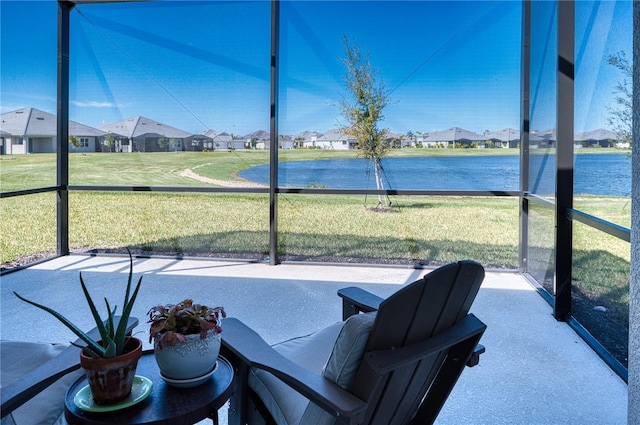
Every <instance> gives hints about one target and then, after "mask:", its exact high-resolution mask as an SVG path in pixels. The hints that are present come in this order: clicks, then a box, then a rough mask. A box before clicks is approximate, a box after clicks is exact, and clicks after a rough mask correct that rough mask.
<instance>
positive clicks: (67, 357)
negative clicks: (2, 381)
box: [0, 317, 138, 417]
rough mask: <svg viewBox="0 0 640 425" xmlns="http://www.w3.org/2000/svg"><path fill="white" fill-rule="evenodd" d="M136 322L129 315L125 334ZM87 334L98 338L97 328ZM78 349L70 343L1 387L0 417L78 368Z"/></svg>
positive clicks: (78, 342) (79, 340)
mask: <svg viewBox="0 0 640 425" xmlns="http://www.w3.org/2000/svg"><path fill="white" fill-rule="evenodd" d="M137 324H138V319H137V318H136V317H129V322H128V323H127V334H130V333H131V331H132V330H133V328H135V327H136V325H137ZM88 334H89V335H90V336H91V337H92V338H98V339H99V338H100V333H99V332H98V329H97V328H94V329H92V330H91V331H89V332H88ZM74 344H76V345H80V346H82V345H83V344H84V342H83V341H82V340H81V339H77V340H76V341H75V342H74ZM80 350H81V349H80V348H79V347H76V346H74V345H70V346H69V347H67V349H65V350H64V351H62V352H61V353H60V354H58V355H57V356H56V357H54V358H52V359H51V360H49V361H48V362H46V363H44V364H42V365H40V366H39V367H37V368H35V369H34V370H32V371H31V372H29V373H27V374H26V375H24V376H23V377H22V378H20V379H19V380H18V381H16V382H14V383H13V384H11V385H9V386H7V387H4V388H2V391H1V392H0V393H1V394H0V398H1V400H2V406H1V407H0V411H1V412H2V417H5V416H6V415H8V414H9V413H11V412H13V411H14V410H15V409H17V408H18V407H20V406H22V405H23V404H24V403H26V402H27V401H29V400H30V399H32V398H33V397H35V396H36V395H38V394H39V393H40V392H41V391H42V390H44V389H45V388H47V387H48V386H49V385H51V384H53V383H54V382H56V381H57V380H58V379H60V378H62V377H63V376H64V375H66V374H68V373H70V372H73V371H74V370H77V369H79V368H80Z"/></svg>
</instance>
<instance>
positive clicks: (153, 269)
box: [0, 255, 627, 425]
mask: <svg viewBox="0 0 640 425" xmlns="http://www.w3.org/2000/svg"><path fill="white" fill-rule="evenodd" d="M79 271H82V272H83V277H84V279H85V282H86V283H87V285H88V287H89V290H90V291H91V292H92V293H95V294H99V295H101V296H106V297H108V298H109V299H113V300H115V301H119V297H121V294H122V287H123V286H124V284H125V282H126V274H127V272H128V259H126V258H124V257H110V256H101V257H90V256H82V255H73V256H67V257H62V258H57V259H54V260H51V261H48V262H44V263H41V264H39V265H36V266H33V267H31V268H28V269H25V270H21V271H18V272H15V273H11V274H8V275H6V276H4V277H2V283H1V300H2V309H1V313H0V317H1V323H2V326H1V328H0V338H2V339H4V340H27V341H37V342H62V343H67V342H68V341H71V340H75V337H74V336H73V335H72V334H71V333H70V332H69V331H67V330H66V328H64V327H63V326H62V325H60V324H59V323H58V322H57V321H53V320H51V319H50V318H49V316H47V315H46V313H44V312H41V311H39V310H37V309H35V308H33V307H30V306H27V305H25V304H23V303H22V302H20V301H19V300H18V299H17V298H16V297H14V296H13V294H12V293H11V291H14V290H17V291H19V292H20V293H21V295H24V296H26V297H28V298H31V299H33V300H36V301H41V302H44V303H46V304H47V305H50V306H51V307H53V308H55V309H57V310H59V311H62V312H64V313H65V314H67V315H68V317H69V318H70V319H71V320H72V321H74V322H76V323H78V324H79V325H80V326H81V327H83V328H86V329H90V328H92V327H93V324H92V322H91V317H90V314H89V313H88V310H87V309H86V305H85V303H84V298H83V296H82V292H81V288H80V285H79V281H78V272H79ZM427 272H428V270H414V269H408V268H393V267H372V266H333V265H303V264H284V265H279V266H275V267H272V266H269V265H267V264H262V263H242V262H221V261H213V260H200V259H197V260H176V259H162V258H153V259H136V260H135V262H134V273H135V275H141V274H142V275H145V277H144V279H143V285H142V288H141V290H140V294H139V299H138V301H137V303H136V307H135V308H134V312H133V315H134V316H137V317H138V318H139V319H140V321H141V325H139V326H138V328H137V335H138V336H139V337H140V338H141V339H143V340H144V341H145V342H146V347H145V348H149V347H150V344H148V333H147V328H146V325H145V324H144V321H145V315H146V313H147V311H148V309H149V308H150V307H152V306H154V305H156V304H164V303H175V302H178V301H181V300H183V299H184V298H193V299H194V300H195V301H196V302H201V303H206V304H208V305H223V306H224V307H225V309H226V310H227V312H228V314H229V315H230V316H233V317H237V318H239V319H241V320H242V321H244V322H245V323H247V324H248V325H250V326H251V327H253V328H254V329H255V330H256V331H257V332H258V333H259V334H261V335H262V336H263V337H264V338H265V339H266V340H267V341H268V342H271V343H273V342H278V341H281V340H284V339H287V338H290V337H293V336H297V335H303V334H307V333H309V332H312V331H314V330H316V329H319V328H321V327H324V326H326V325H329V324H331V323H333V322H335V321H338V320H340V318H341V302H340V300H339V298H338V297H337V296H336V291H337V290H338V289H339V288H342V287H345V286H359V287H362V288H364V289H366V290H369V291H370V292H373V293H375V294H377V295H380V296H383V297H384V296H387V295H389V294H391V293H393V292H394V291H396V290H397V289H398V288H399V287H400V285H403V284H405V283H409V282H412V281H413V280H415V279H417V278H419V277H420V276H422V275H423V274H424V273H427ZM471 311H472V312H473V313H474V314H476V315H477V316H478V317H479V318H480V319H481V320H482V321H483V322H485V323H486V324H487V326H488V328H487V331H486V332H485V334H484V337H483V339H482V343H483V344H484V345H485V346H486V348H487V351H486V353H485V354H483V355H482V357H481V360H480V364H479V365H478V366H476V367H474V368H467V369H466V370H465V371H464V373H463V374H462V377H461V378H460V381H459V382H458V384H457V386H456V387H455V389H454V391H453V393H452V394H451V396H450V397H449V399H448V401H447V403H446V404H445V406H444V408H443V410H442V412H441V414H440V416H439V419H438V422H437V423H438V424H456V425H457V424H623V423H626V415H627V386H626V384H625V383H624V382H623V381H622V380H621V379H620V378H619V377H618V376H617V375H616V374H615V373H613V372H612V371H611V370H610V369H609V368H608V366H606V365H605V364H604V362H602V361H601V360H600V358H599V357H598V356H597V355H596V354H595V353H594V352H593V351H592V350H591V349H590V348H589V347H588V346H587V345H586V344H585V343H584V342H583V341H582V339H580V337H578V335H576V334H575V333H574V332H573V331H572V330H571V329H570V328H569V327H568V326H567V325H566V324H564V323H560V322H557V321H556V320H555V319H554V318H553V317H552V315H551V308H550V307H549V305H548V304H547V303H546V302H545V301H544V300H543V299H542V298H541V297H540V296H539V295H538V294H537V293H536V291H535V289H533V288H532V287H531V285H529V283H527V281H526V280H525V279H524V278H523V277H521V276H520V275H518V274H516V273H509V272H492V271H489V272H488V273H487V276H486V278H485V281H484V283H483V286H482V288H481V290H480V293H479V295H478V297H477V299H476V301H475V303H474V305H473V307H472V309H471ZM16 317H22V318H25V317H28V319H21V320H19V321H18V322H17V323H16V319H15V318H16ZM223 327H224V324H223ZM223 337H224V333H223ZM225 415H226V413H225V412H221V413H220V417H221V419H222V421H221V422H222V423H226V421H225V420H224V416H225Z"/></svg>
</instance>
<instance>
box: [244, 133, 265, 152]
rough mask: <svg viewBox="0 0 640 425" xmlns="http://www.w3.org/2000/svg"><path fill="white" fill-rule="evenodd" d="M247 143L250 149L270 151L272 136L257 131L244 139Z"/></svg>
mask: <svg viewBox="0 0 640 425" xmlns="http://www.w3.org/2000/svg"><path fill="white" fill-rule="evenodd" d="M243 138H244V139H245V140H246V141H247V147H248V148H249V149H268V148H269V141H270V140H271V134H269V133H268V132H266V131H264V130H257V131H254V132H253V133H249V134H247V135H245V136H244V137H243Z"/></svg>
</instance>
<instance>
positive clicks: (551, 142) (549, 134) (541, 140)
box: [529, 128, 558, 149]
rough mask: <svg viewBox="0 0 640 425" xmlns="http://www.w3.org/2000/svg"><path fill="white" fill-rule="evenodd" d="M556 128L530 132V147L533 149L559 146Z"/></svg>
mask: <svg viewBox="0 0 640 425" xmlns="http://www.w3.org/2000/svg"><path fill="white" fill-rule="evenodd" d="M557 140H558V139H557V138H556V129H555V128H550V129H549V130H542V131H537V130H533V131H531V132H530V133H529V147H530V148H531V149H546V148H555V147H556V146H557Z"/></svg>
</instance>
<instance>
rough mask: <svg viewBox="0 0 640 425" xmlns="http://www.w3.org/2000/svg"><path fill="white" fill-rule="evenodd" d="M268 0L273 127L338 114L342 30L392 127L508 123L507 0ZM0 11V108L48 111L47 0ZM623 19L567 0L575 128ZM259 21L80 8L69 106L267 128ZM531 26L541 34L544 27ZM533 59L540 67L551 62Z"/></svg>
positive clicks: (51, 28)
mask: <svg viewBox="0 0 640 425" xmlns="http://www.w3.org/2000/svg"><path fill="white" fill-rule="evenodd" d="M281 12H282V17H281V18H282V19H281V31H280V40H281V45H280V53H281V56H280V86H281V90H280V92H279V101H280V110H279V112H280V122H279V132H280V133H283V134H295V133H297V132H300V131H303V130H316V131H321V132H322V131H326V130H329V129H331V128H335V127H337V126H339V125H340V124H341V123H343V120H342V119H341V118H340V108H339V102H340V99H341V96H342V95H343V94H344V85H343V80H342V78H343V73H344V71H343V67H342V64H341V62H340V58H341V57H342V56H343V45H342V37H343V36H345V35H346V36H348V37H349V38H350V39H352V40H353V41H355V42H356V43H357V44H358V45H359V46H360V47H361V48H362V49H368V51H369V52H370V57H371V62H372V63H373V65H374V66H375V67H376V68H377V69H378V70H379V77H380V78H381V79H382V80H383V81H384V83H385V85H386V87H387V88H388V89H389V90H391V91H392V93H391V99H392V101H391V103H390V104H389V106H388V107H387V109H386V110H385V121H384V122H383V123H382V124H383V126H385V127H387V128H389V129H390V130H391V131H395V132H402V133H406V132H407V131H413V132H416V131H432V130H443V129H446V128H449V127H452V126H459V127H463V128H465V129H468V130H471V131H476V132H482V131H484V130H491V131H495V130H501V129H503V128H506V127H514V128H518V126H519V95H520V23H521V3H520V2H519V1H488V2H487V1H469V2H463V1H443V2H437V1H408V2H400V1H395V2H384V1H353V2H346V1H323V2H312V1H293V2H282V6H281ZM0 15H1V16H0V17H1V31H2V34H1V46H0V47H1V51H2V58H1V62H0V65H1V68H0V74H1V75H0V108H1V110H0V112H7V111H10V110H14V109H18V108H21V107H27V106H31V107H35V108H38V109H42V110H45V111H48V112H52V113H55V105H56V77H55V72H56V25H57V5H56V3H55V1H53V0H48V1H7V0H1V1H0ZM630 16H631V2H630V1H620V2H597V3H594V2H578V5H577V7H576V27H577V32H578V40H576V53H577V57H576V72H577V76H576V103H577V104H578V105H579V107H578V108H577V109H576V130H577V131H584V130H591V129H595V128H599V127H607V123H606V118H607V115H608V113H607V109H606V108H607V107H608V106H613V96H612V94H611V92H612V87H613V86H614V85H615V83H616V82H617V81H618V80H619V79H620V75H619V74H617V72H616V71H615V70H614V69H612V68H611V67H610V66H608V65H603V60H602V58H603V57H606V55H608V54H610V53H614V52H616V51H619V50H627V51H628V52H630V47H631V21H630ZM614 23H615V25H614ZM269 25H270V3H269V2H267V1H257V2H247V1H234V2H219V3H212V2H204V1H190V2H151V3H139V4H136V3H125V4H123V3H115V4H110V5H82V6H78V7H77V8H76V10H74V11H73V12H72V15H71V57H70V64H71V65H70V68H71V88H70V99H71V107H70V115H71V118H72V119H73V120H76V121H79V122H82V123H84V124H87V125H91V126H98V125H100V124H101V123H103V122H115V121H119V120H122V119H126V118H130V117H132V116H137V115H143V116H146V117H148V118H151V119H155V120H157V121H162V122H164V123H166V124H169V125H172V126H174V127H178V128H180V129H183V130H185V131H189V132H194V133H197V132H201V131H203V130H206V129H209V128H211V129H216V130H225V131H227V132H230V133H234V134H239V135H242V134H246V133H249V132H252V131H254V130H258V129H263V130H268V129H269V48H270V28H269ZM538 30H539V31H540V34H541V35H542V36H543V38H542V39H544V36H548V35H549V33H550V32H549V31H550V30H552V28H547V27H544V26H542V27H541V28H539V29H538ZM538 47H539V46H538ZM538 47H536V48H538ZM547 47H548V46H547ZM551 47H553V46H551ZM540 51H544V50H540ZM629 54H630V53H629ZM552 57H553V56H551V58H552ZM542 59H544V60H542ZM542 59H541V63H540V66H541V69H543V70H544V69H547V68H548V67H549V66H550V65H549V64H551V65H552V64H553V61H551V60H549V58H542ZM541 75H542V78H540V81H539V84H538V85H537V86H536V92H535V93H532V99H535V101H536V102H535V104H534V105H532V106H533V107H534V112H535V113H534V118H535V121H534V123H532V124H537V125H538V126H537V128H538V129H540V130H543V129H546V128H550V127H553V125H554V118H553V108H550V107H549V105H550V104H551V103H550V102H552V101H553V96H554V94H553V92H552V91H551V90H547V89H546V87H552V81H553V78H554V76H553V73H552V72H551V73H549V72H546V71H545V72H542V73H541ZM534 95H535V96H534ZM533 128H536V126H533Z"/></svg>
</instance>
